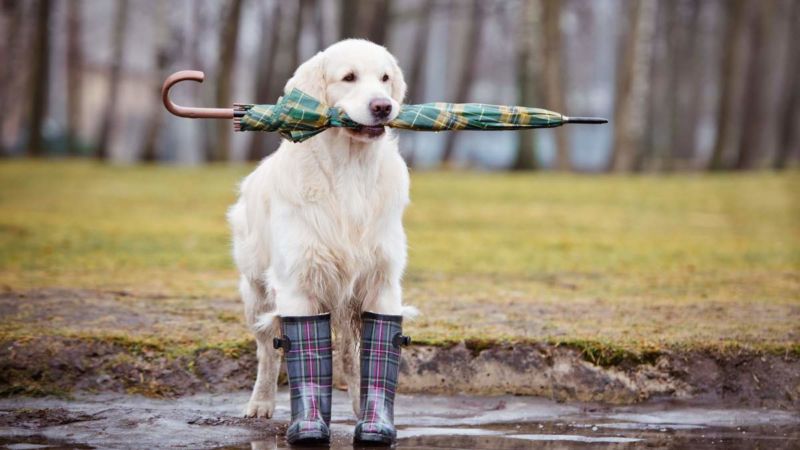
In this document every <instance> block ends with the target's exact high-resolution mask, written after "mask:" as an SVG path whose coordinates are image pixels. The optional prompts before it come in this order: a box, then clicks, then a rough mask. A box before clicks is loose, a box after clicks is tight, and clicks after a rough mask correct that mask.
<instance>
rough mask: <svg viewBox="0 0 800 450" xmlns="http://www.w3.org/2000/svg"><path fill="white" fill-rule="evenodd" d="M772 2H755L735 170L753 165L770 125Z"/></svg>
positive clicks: (745, 168) (766, 0)
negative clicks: (767, 110) (767, 111)
mask: <svg viewBox="0 0 800 450" xmlns="http://www.w3.org/2000/svg"><path fill="white" fill-rule="evenodd" d="M773 6H774V4H773V2H772V1H771V0H764V1H760V2H754V4H753V7H754V8H753V16H752V19H751V20H752V23H751V27H752V30H751V35H750V54H751V55H752V56H751V60H750V63H749V64H748V66H747V78H746V85H745V93H744V99H743V101H744V103H743V105H742V106H743V107H742V113H741V114H740V117H739V120H740V122H739V123H740V125H739V126H740V127H741V130H742V137H741V139H739V152H738V155H737V158H736V166H735V168H736V170H748V169H752V168H753V166H754V164H755V163H756V158H757V156H758V155H759V153H760V151H761V144H762V139H761V137H762V131H763V130H764V129H765V128H766V126H767V125H768V124H767V123H765V122H764V116H765V115H766V114H765V111H764V105H765V102H764V93H765V86H764V84H765V83H764V78H765V76H764V72H765V69H766V68H767V67H768V59H769V58H768V56H769V52H768V51H766V49H765V45H766V44H767V39H766V33H767V28H768V27H769V26H770V19H771V16H772V10H773Z"/></svg>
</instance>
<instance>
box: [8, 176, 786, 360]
mask: <svg viewBox="0 0 800 450" xmlns="http://www.w3.org/2000/svg"><path fill="white" fill-rule="evenodd" d="M249 170H250V168H249V167H244V166H211V167H202V168H173V167H108V166H103V165H97V164H93V163H90V162H74V161H61V162H36V161H5V162H2V163H0V287H1V288H2V289H4V290H6V291H13V292H24V291H28V290H31V289H40V288H66V289H89V290H93V291H94V290H96V291H101V292H106V293H108V292H119V291H123V292H124V293H125V295H123V296H121V297H120V296H117V297H115V296H113V295H112V296H111V297H110V299H109V296H108V295H103V294H97V295H94V294H87V295H85V296H84V298H83V299H82V300H81V301H80V302H78V303H70V302H60V301H58V298H54V299H51V300H48V302H46V305H45V306H46V307H45V306H42V305H41V304H37V305H29V306H30V308H27V309H26V308H24V307H23V306H25V305H17V306H18V308H16V309H13V308H12V309H13V313H12V312H7V313H5V316H4V317H2V324H1V325H0V332H2V333H4V334H5V335H8V336H12V337H14V336H33V335H39V334H58V335H62V334H63V335H78V336H84V335H86V334H87V333H89V334H93V335H97V336H108V337H109V338H114V339H119V338H120V336H124V337H126V338H129V339H134V340H135V339H141V340H143V341H142V342H145V340H146V341H147V342H151V341H152V340H154V339H155V340H158V339H162V340H165V341H168V342H171V343H172V344H174V345H187V346H188V345H191V346H197V345H209V346H218V347H221V348H228V347H229V348H234V349H235V348H239V343H240V342H242V341H244V340H246V339H248V336H247V332H246V330H245V329H244V327H243V326H241V325H239V324H240V323H241V319H240V312H239V311H240V307H239V304H238V300H237V299H236V273H235V270H234V269H233V266H232V263H231V260H230V256H229V235H228V229H227V225H226V224H225V220H224V213H225V210H226V208H227V206H228V205H230V204H231V203H232V202H233V200H234V194H235V189H234V188H235V184H236V182H237V181H238V180H239V179H240V178H241V177H242V176H244V175H245V174H246V173H247V172H248V171H249ZM798 193H800V173H798V172H789V173H784V174H774V173H766V172H764V173H749V174H718V175H696V174H688V175H685V174H682V175H672V176H627V177H612V176H577V175H566V174H497V173H461V172H446V173H441V172H433V173H417V174H414V175H413V178H412V205H411V206H410V207H409V209H408V212H407V213H406V217H405V224H406V229H407V233H408V237H409V267H408V270H407V275H406V279H405V283H404V286H405V298H406V302H407V303H410V304H414V305H416V306H418V307H419V308H420V309H421V310H422V311H424V315H423V318H421V319H419V320H417V321H416V322H413V323H410V324H409V326H408V328H409V333H410V334H412V335H413V336H414V338H415V341H417V342H428V343H434V344H436V343H449V342H454V341H461V340H468V342H469V343H470V346H471V348H478V349H480V348H482V347H483V346H485V345H490V344H491V343H493V342H497V341H540V342H550V343H557V344H565V345H573V346H576V347H578V348H581V349H584V351H585V352H587V355H589V359H592V358H600V359H601V360H608V358H611V359H610V360H611V361H612V362H613V360H614V358H615V357H616V356H615V355H617V354H620V353H619V352H625V351H636V352H639V354H643V355H647V354H649V353H648V352H651V351H653V350H654V349H655V350H658V349H660V348H662V347H664V346H669V347H676V348H678V347H680V348H697V347H703V348H705V347H716V348H728V347H730V346H746V347H752V348H760V349H768V350H775V351H783V350H787V349H793V351H796V350H797V349H798V348H799V347H800V346H799V345H798V343H800V195H798ZM91 302H96V303H98V304H102V305H104V308H108V313H107V314H106V315H105V316H101V317H82V316H81V314H76V313H75V312H74V311H72V312H71V311H68V309H69V308H73V309H80V308H82V307H83V306H85V305H87V304H88V303H91ZM69 305H73V306H72V307H70V306H69ZM39 310H43V311H48V312H49V313H48V314H49V315H47V316H41V317H39V316H37V314H38V315H41V311H39ZM9 311H10V310H9ZM120 311H125V314H128V315H129V316H135V317H139V316H141V317H142V321H143V322H134V323H136V324H138V325H135V326H134V325H131V324H130V323H127V322H125V321H124V320H123V321H120V320H119V318H118V314H120ZM165 314H166V317H168V318H170V319H169V320H167V321H166V322H163V321H162V322H158V323H150V322H148V321H147V320H145V318H146V317H151V316H152V317H156V316H164V315H165ZM31 317H39V320H36V321H35V323H33V322H34V321H31V320H30V318H31ZM65 317H66V318H67V319H64V318H65ZM59 318H61V319H59ZM59 320H60V321H59ZM187 321H192V323H193V324H194V325H195V327H194V328H192V327H189V328H187V329H184V328H182V327H180V326H179V325H180V324H181V323H185V322H187ZM142 323H144V324H145V325H141V324H142ZM604 355H605V356H604ZM609 355H610V356H609Z"/></svg>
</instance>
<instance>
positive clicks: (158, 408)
mask: <svg viewBox="0 0 800 450" xmlns="http://www.w3.org/2000/svg"><path fill="white" fill-rule="evenodd" d="M279 395H280V401H279V406H278V409H277V411H276V418H275V420H266V419H245V418H242V417H241V415H240V414H239V413H240V410H241V408H242V406H243V405H244V403H245V402H246V400H247V393H245V392H241V393H234V394H219V395H197V396H189V397H182V398H179V399H175V400H155V399H149V398H144V397H138V396H127V395H119V394H97V395H87V394H80V395H78V396H76V397H74V398H72V399H68V400H66V399H53V398H40V399H37V398H7V399H2V400H0V446H4V447H5V448H10V449H33V448H231V449H236V448H242V449H248V448H257V449H273V448H285V447H287V444H286V441H285V440H284V439H283V438H282V436H283V432H284V431H285V427H286V424H287V420H288V418H289V410H288V394H287V392H286V391H282V392H281V393H280V394H279ZM348 405H349V400H348V399H347V396H346V394H345V393H343V392H338V391H337V392H335V393H334V411H333V425H332V429H333V433H334V439H333V442H332V445H331V447H332V448H352V445H351V443H350V441H351V439H352V434H351V433H352V428H353V425H354V422H355V421H354V419H353V417H352V412H351V411H350V410H349V409H348ZM396 422H397V425H398V428H399V432H398V437H399V439H398V444H397V448H415V449H421V448H447V449H450V448H477V449H517V448H520V449H522V448H546V449H562V448H564V449H567V448H590V447H591V448H595V447H597V448H608V449H618V448H626V449H627V448H665V449H703V448H725V449H729V448H733V449H756V448H769V449H770V450H777V449H797V448H800V413H798V412H788V411H778V410H766V409H731V408H707V407H706V408H704V407H699V406H696V405H689V404H680V403H675V402H670V403H659V404H655V403H652V404H648V405H638V406H620V407H608V406H599V405H592V404H563V403H556V402H551V401H549V400H544V399H540V398H532V397H512V396H505V397H475V396H452V397H447V396H429V395H413V396H412V395H406V396H400V398H399V399H398V401H397V417H396Z"/></svg>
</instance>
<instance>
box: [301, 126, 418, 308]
mask: <svg viewBox="0 0 800 450" xmlns="http://www.w3.org/2000/svg"><path fill="white" fill-rule="evenodd" d="M314 144H315V145H313V147H312V148H311V149H309V150H310V151H309V152H308V154H307V158H304V165H305V167H304V169H303V170H302V171H301V172H299V173H303V174H304V176H303V177H301V178H300V179H299V180H298V181H299V183H300V184H301V187H300V191H301V192H302V193H303V194H302V196H303V200H304V204H303V205H302V206H301V207H300V208H301V211H302V215H303V216H304V218H305V223H306V224H307V225H308V226H309V227H310V228H311V229H312V230H313V236H314V239H311V240H308V241H306V242H305V243H304V245H305V247H306V251H307V252H308V254H309V257H311V258H314V259H315V261H313V262H312V264H310V267H312V268H316V270H318V271H321V272H322V271H330V270H334V271H336V272H337V273H336V274H332V273H317V274H316V275H313V274H312V275H311V276H312V278H317V276H321V277H322V279H321V280H320V281H323V280H324V281H325V284H327V285H328V286H327V288H328V289H329V290H332V291H339V292H341V293H342V295H343V296H345V297H347V296H349V295H350V293H351V292H352V291H353V289H354V285H355V283H357V282H358V280H359V278H360V277H362V276H364V275H365V274H368V273H373V272H374V271H375V270H376V269H378V270H380V265H381V264H382V260H383V259H385V257H386V255H385V252H384V249H383V246H384V245H385V244H386V242H387V241H388V240H389V239H390V238H389V237H388V236H387V234H386V229H387V223H388V222H389V221H391V220H392V219H395V220H397V219H398V218H392V217H391V214H390V212H391V208H387V206H390V205H392V204H396V203H397V202H398V199H397V198H395V197H397V195H398V193H397V192H394V190H393V189H391V188H390V187H389V183H392V182H393V180H392V178H393V177H392V176H390V175H388V176H387V174H386V173H385V172H386V168H387V167H386V166H387V159H386V157H385V156H386V155H383V154H381V153H380V152H381V151H386V150H388V149H384V148H382V146H381V145H379V144H374V145H372V146H369V147H366V148H364V147H361V148H347V147H345V146H341V145H338V146H337V145H334V146H327V145H325V143H324V142H319V143H314ZM398 187H399V186H398ZM397 206H398V207H399V208H400V209H401V211H402V207H403V206H402V205H400V204H398V205H397ZM401 245H404V243H402V244H401ZM312 270H314V269H312ZM331 283H335V284H337V285H338V286H336V287H335V288H334V286H331V285H330V284H331ZM331 288H333V289H331Z"/></svg>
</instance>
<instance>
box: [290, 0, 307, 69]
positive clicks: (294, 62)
mask: <svg viewBox="0 0 800 450" xmlns="http://www.w3.org/2000/svg"><path fill="white" fill-rule="evenodd" d="M306 1H307V0H301V1H300V2H299V3H297V5H296V6H297V9H296V10H295V16H294V27H292V40H291V41H289V42H290V44H291V47H290V50H291V51H290V53H289V55H290V56H289V70H290V71H292V73H293V72H294V70H295V69H297V66H299V65H300V37H301V36H302V35H303V9H304V7H303V4H304V3H305V2H306Z"/></svg>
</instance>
